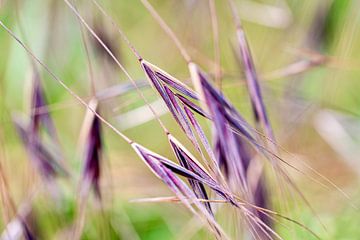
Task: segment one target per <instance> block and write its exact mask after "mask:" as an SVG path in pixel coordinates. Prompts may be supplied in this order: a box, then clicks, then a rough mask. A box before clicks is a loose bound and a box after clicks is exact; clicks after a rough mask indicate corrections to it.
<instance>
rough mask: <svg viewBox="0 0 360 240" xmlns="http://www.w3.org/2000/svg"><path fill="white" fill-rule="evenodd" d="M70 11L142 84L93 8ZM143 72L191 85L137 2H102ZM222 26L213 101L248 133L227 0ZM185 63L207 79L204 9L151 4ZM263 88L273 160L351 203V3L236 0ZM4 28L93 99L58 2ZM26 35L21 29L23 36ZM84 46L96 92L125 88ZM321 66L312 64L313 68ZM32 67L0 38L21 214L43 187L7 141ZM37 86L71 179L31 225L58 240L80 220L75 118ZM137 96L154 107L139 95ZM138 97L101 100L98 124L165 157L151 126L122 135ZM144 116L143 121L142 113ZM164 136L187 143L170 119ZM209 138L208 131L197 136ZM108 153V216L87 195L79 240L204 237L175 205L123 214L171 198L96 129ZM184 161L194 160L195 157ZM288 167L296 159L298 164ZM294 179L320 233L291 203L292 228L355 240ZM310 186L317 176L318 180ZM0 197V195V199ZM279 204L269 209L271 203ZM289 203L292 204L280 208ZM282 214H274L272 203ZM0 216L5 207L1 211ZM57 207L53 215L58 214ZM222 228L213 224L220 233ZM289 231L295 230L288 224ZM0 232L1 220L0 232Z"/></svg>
mask: <svg viewBox="0 0 360 240" xmlns="http://www.w3.org/2000/svg"><path fill="white" fill-rule="evenodd" d="M76 2H77V7H78V9H79V11H80V13H81V14H82V15H83V16H84V18H85V19H86V20H87V21H88V22H89V24H90V25H91V26H94V28H95V29H96V31H97V33H99V34H100V36H101V37H104V39H106V41H105V42H106V43H107V44H108V45H109V47H111V49H112V50H113V51H114V52H115V53H116V56H118V57H119V59H120V61H121V63H122V64H124V66H125V67H126V69H127V70H128V71H129V72H130V74H131V76H132V77H133V78H134V79H138V80H145V76H144V74H143V72H142V70H141V68H140V66H139V64H138V62H137V60H136V58H134V56H133V55H132V54H131V52H130V51H129V49H128V48H127V46H126V45H125V43H124V42H123V41H121V38H120V37H119V36H118V35H117V34H116V29H114V28H113V26H112V25H111V23H109V22H108V21H107V20H106V19H105V18H104V17H103V16H102V15H101V14H100V12H99V11H98V10H97V9H96V8H95V7H94V5H93V4H92V1H90V0H81V1H80V0H78V1H76ZM99 2H100V3H101V4H102V5H103V6H104V8H105V9H106V11H107V13H108V14H110V15H111V16H112V17H113V18H114V19H115V21H116V22H117V23H118V24H119V26H121V28H122V29H123V30H124V32H125V33H126V34H127V35H128V37H129V39H130V41H131V42H132V43H133V45H134V46H135V47H136V48H137V49H138V51H139V52H140V53H141V55H142V56H143V57H144V58H146V59H147V60H148V61H151V62H152V63H154V64H156V65H157V66H160V67H161V68H162V69H164V70H166V71H167V72H169V73H171V74H172V75H174V76H176V77H178V78H179V79H181V80H183V81H189V74H188V71H187V68H186V62H185V61H184V60H183V59H182V57H181V55H180V53H179V52H178V50H177V49H176V47H175V45H174V44H173V43H172V41H171V40H170V39H169V38H168V37H167V36H166V35H165V33H164V32H163V31H162V29H161V28H160V27H159V26H158V24H157V23H156V22H155V21H154V20H153V18H152V17H151V15H150V14H149V13H148V12H147V11H146V9H145V8H144V7H143V6H142V4H141V2H140V1H138V0H121V1H110V0H101V1H99ZM215 2H216V7H217V11H218V17H219V29H220V35H219V37H220V48H221V67H222V72H223V74H224V77H223V90H224V93H225V94H226V96H228V97H229V99H230V100H231V101H232V102H233V103H234V105H235V106H236V107H237V108H238V109H239V111H240V112H241V113H242V114H243V115H244V116H245V118H247V119H248V120H249V121H252V116H251V109H250V102H249V98H248V95H247V91H246V87H245V85H244V76H243V72H242V69H241V67H240V66H239V64H238V62H237V61H236V56H235V54H234V49H235V48H236V47H235V46H236V42H235V31H234V29H235V28H234V24H233V22H232V17H231V14H230V11H229V7H228V5H227V3H226V1H223V0H216V1H215ZM151 3H152V4H153V5H154V6H155V7H156V9H157V10H158V11H159V13H160V15H161V16H163V17H164V19H165V20H166V22H167V23H168V24H169V25H170V26H171V27H172V28H173V29H174V31H175V32H176V34H177V35H178V36H179V38H180V39H181V40H182V42H183V43H184V45H185V46H186V48H187V49H188V50H189V52H190V53H191V55H192V57H193V58H194V60H195V61H196V62H197V63H199V65H200V66H201V67H202V68H203V69H204V70H206V71H207V72H209V73H211V72H213V70H214V60H213V56H214V44H213V34H212V29H211V19H210V15H209V7H208V1H206V0H197V1H196V0H182V1H179V0H152V1H151ZM236 3H237V6H238V9H239V11H240V14H241V16H242V18H243V19H242V20H243V24H244V28H245V31H246V33H247V37H248V40H249V44H250V47H251V50H252V53H253V56H254V59H255V63H256V67H257V71H258V73H259V75H260V76H261V80H262V82H261V84H262V90H263V92H264V99H265V103H266V106H267V107H268V109H269V115H270V118H271V121H272V124H273V126H274V129H275V135H276V137H277V139H278V142H279V144H280V145H281V146H283V147H284V148H285V149H286V150H288V151H289V152H291V154H289V153H285V152H284V154H283V157H284V158H285V159H286V160H287V161H289V162H290V163H293V164H294V165H296V166H297V167H299V168H300V169H302V170H303V171H304V172H306V173H307V174H308V175H309V176H314V174H313V173H311V172H310V171H309V170H308V169H307V168H305V167H303V164H302V163H301V162H299V161H303V162H305V163H306V164H309V165H310V166H312V167H313V168H315V169H316V170H317V171H319V172H320V173H321V174H323V175H325V176H326V177H328V178H329V179H330V180H331V181H333V182H334V183H335V184H337V185H338V186H339V187H341V188H342V189H343V190H344V191H345V192H347V193H348V194H349V195H350V196H351V202H352V203H354V204H355V205H356V204H357V205H359V202H360V201H359V199H360V198H359V190H358V182H359V181H358V174H359V173H360V163H359V160H360V159H359V156H360V150H359V149H360V148H359V146H360V145H359V144H360V118H359V115H360V107H359V106H360V94H359V92H360V80H359V78H360V44H359V42H360V35H359V30H360V12H359V10H358V9H360V1H357V0H352V1H351V0H301V1H299V0H258V1H255V0H236ZM0 4H1V9H0V19H1V20H2V21H4V23H5V24H6V25H7V26H8V27H9V28H10V29H12V30H13V31H14V32H15V33H16V34H17V35H18V36H19V37H20V38H21V39H22V40H23V41H24V42H26V44H27V45H28V46H30V48H31V49H32V50H33V51H34V53H35V54H36V55H37V56H38V57H39V58H40V59H42V60H43V61H44V62H45V63H46V64H47V65H48V66H49V67H50V68H51V69H52V70H53V71H54V72H55V73H56V74H57V75H58V76H59V77H60V78H61V79H63V80H64V82H65V83H66V84H67V85H68V86H70V87H71V89H72V90H74V91H75V92H76V93H77V94H78V95H80V96H81V97H83V98H84V99H86V100H89V97H90V96H91V92H90V81H89V75H88V67H87V60H86V55H85V51H84V46H83V42H82V40H81V32H80V24H79V22H78V21H77V19H76V17H75V15H74V14H73V13H72V12H71V11H70V9H69V8H68V7H67V6H66V4H65V3H64V2H63V1H59V0H31V1H25V0H8V1H7V0H1V1H0ZM22 30H23V31H22ZM85 33H86V36H87V39H88V41H89V43H90V48H91V50H90V59H91V62H92V64H93V66H94V72H95V74H94V75H95V79H96V90H97V91H101V90H104V89H107V88H109V87H111V86H114V85H117V84H121V83H125V82H127V78H126V76H125V75H124V74H123V73H122V72H121V71H120V70H119V69H118V68H117V67H116V65H115V64H114V63H113V62H112V61H111V60H110V58H109V57H108V56H107V55H106V54H105V53H104V51H103V50H101V48H100V47H99V45H97V44H96V43H95V41H94V40H93V39H92V38H91V37H90V36H89V35H88V33H87V32H86V31H85ZM319 59H321V61H319ZM31 71H32V70H31V65H30V62H29V58H28V56H27V55H26V53H25V51H24V50H23V49H22V48H21V47H19V45H17V44H16V43H15V41H14V40H13V39H12V38H11V37H10V36H9V35H8V34H7V33H6V32H5V31H4V30H1V31H0V84H1V85H0V91H1V92H0V116H1V123H0V137H1V144H0V152H1V155H0V161H1V164H2V168H3V172H4V174H5V176H6V180H7V183H8V187H9V192H8V193H9V194H10V195H11V197H12V198H13V199H14V201H15V203H16V205H17V206H20V205H21V203H22V202H23V201H26V199H28V198H29V196H30V195H32V193H33V192H34V191H36V190H34V189H38V188H40V187H39V186H40V182H41V180H40V178H39V176H38V174H37V173H36V171H35V169H34V168H33V166H32V165H31V163H30V162H29V159H28V156H27V154H26V152H25V150H24V147H23V145H22V143H21V141H20V139H19V138H18V135H17V134H16V131H15V129H14V126H13V123H12V121H11V114H12V113H14V112H21V113H23V114H29V111H30V110H29V108H30V101H29V100H30V91H31V73H32V72H31ZM41 73H42V84H43V86H44V88H45V94H46V97H47V100H48V103H49V108H50V110H51V115H52V117H53V119H54V121H55V125H56V127H57V130H58V133H59V137H60V142H61V149H62V151H63V152H64V157H65V161H66V162H67V163H68V165H69V166H70V168H71V171H72V178H71V180H69V179H60V180H59V182H60V184H61V186H62V188H61V189H62V191H63V194H64V200H63V202H62V205H61V206H60V207H57V206H55V205H54V204H53V203H52V202H51V201H50V200H49V196H48V194H47V193H46V191H42V190H41V189H40V190H39V189H38V190H37V192H36V196H35V197H33V200H32V202H33V209H32V212H31V222H32V223H33V224H32V225H33V227H34V229H35V230H34V231H35V232H36V233H37V235H38V236H39V238H40V239H63V238H64V236H66V233H67V231H69V229H70V227H71V224H72V223H73V221H74V218H75V212H76V209H75V208H76V199H75V196H76V191H77V188H76V185H77V184H76V182H77V181H78V179H79V176H80V173H81V167H82V160H81V154H80V153H81V146H79V132H80V128H81V124H82V121H83V118H84V114H85V109H84V108H83V107H82V106H80V105H79V104H78V103H77V102H76V101H75V100H74V99H73V98H72V97H71V96H70V95H69V94H68V93H67V92H66V91H65V90H64V89H63V88H62V87H61V86H60V85H59V84H57V83H56V82H55V81H53V79H51V78H50V77H49V75H47V74H46V73H45V72H44V71H43V70H41ZM144 93H145V95H146V97H147V98H148V99H150V100H152V101H154V100H156V99H157V98H158V97H157V95H156V94H155V92H154V91H152V90H151V89H148V88H146V89H145V90H144ZM143 105H144V103H143V101H142V100H141V99H140V98H139V97H138V95H136V93H135V92H130V93H128V94H126V95H124V96H119V97H114V98H111V99H109V100H106V101H103V102H101V105H100V106H101V109H102V113H103V115H104V116H105V117H106V119H108V120H109V121H110V122H111V123H112V124H114V126H116V127H117V128H119V129H120V130H122V129H123V130H124V132H125V133H126V134H127V135H128V136H130V137H131V138H132V139H135V140H136V141H138V142H139V143H141V144H143V145H144V146H146V147H148V148H149V149H151V150H153V151H156V152H158V153H160V154H163V155H165V156H168V157H169V158H170V159H173V155H172V154H171V151H170V148H169V147H168V144H167V138H166V136H165V135H164V134H162V130H161V128H160V126H159V124H158V123H157V122H156V121H154V120H151V121H148V122H146V123H144V124H140V125H137V126H133V127H131V128H128V127H127V125H126V124H125V123H124V122H123V121H121V118H122V116H123V115H124V114H126V113H127V112H129V111H132V110H133V109H135V108H138V107H141V106H143ZM144 114H148V113H147V112H144ZM162 119H163V120H164V122H165V124H166V126H167V127H168V128H169V129H170V130H171V132H172V133H173V134H174V135H176V136H177V137H178V138H179V139H180V140H182V141H183V142H184V144H185V145H186V146H189V148H190V149H191V144H190V143H189V142H187V140H186V137H185V136H184V135H183V134H182V133H181V130H180V129H179V128H178V127H177V125H176V123H175V121H174V120H173V119H172V118H171V116H170V115H169V114H168V113H167V114H165V115H163V116H162ZM205 126H206V125H205ZM104 139H105V154H104V159H103V160H104V161H103V172H102V180H101V181H102V182H101V190H102V192H103V196H104V199H103V200H104V201H103V205H104V212H101V211H100V208H99V206H97V205H96V202H94V201H93V199H92V197H90V201H89V203H88V204H87V215H86V224H85V229H84V235H83V239H208V238H211V236H210V235H209V233H207V231H205V230H204V229H202V228H201V226H196V221H195V220H194V219H193V217H192V216H191V214H190V213H189V212H188V211H187V210H186V208H184V207H183V206H181V205H180V204H176V203H131V202H129V200H131V199H136V198H145V197H157V196H169V195H171V193H170V191H169V190H168V189H167V188H166V187H165V186H164V185H163V184H162V182H161V181H160V180H158V179H157V178H156V177H155V176H154V175H153V174H152V173H151V172H150V171H149V170H148V169H147V167H146V166H145V165H144V164H143V163H142V161H141V160H140V159H139V158H138V157H137V156H136V155H135V154H134V152H133V151H132V150H131V148H130V147H129V145H127V144H126V143H125V142H124V141H123V140H122V139H121V138H119V137H118V136H117V135H116V134H114V132H113V131H111V130H110V129H109V128H107V127H105V126H104ZM191 150H193V149H191ZM295 156H296V157H295ZM289 173H290V175H291V176H292V177H293V178H294V179H295V181H296V183H297V184H299V187H300V189H301V191H302V192H303V194H304V195H305V196H306V197H307V199H308V200H309V202H310V203H311V205H312V207H313V208H314V209H315V211H316V213H317V215H318V216H319V218H320V219H321V220H322V222H323V223H324V224H325V225H326V229H327V231H324V230H323V229H322V228H321V226H320V223H319V221H318V220H317V218H316V216H314V214H313V213H311V211H310V210H309V209H308V208H307V207H306V206H305V204H303V203H301V201H296V202H294V203H293V205H294V208H292V209H293V212H292V213H288V215H291V216H292V217H293V218H295V219H297V220H299V221H301V222H303V223H304V224H305V225H307V226H308V227H309V228H311V229H312V230H314V231H315V232H317V233H319V235H320V236H321V237H322V238H323V239H360V230H359V228H358V225H359V224H360V214H359V212H358V211H357V210H354V209H353V208H352V207H351V206H350V203H349V201H347V200H345V199H344V197H343V196H342V194H341V193H340V192H339V191H336V190H333V189H331V188H330V189H326V188H324V187H322V186H321V185H320V184H317V183H315V182H313V181H311V180H309V179H308V178H307V177H304V176H302V175H301V174H297V173H296V172H294V171H291V170H289ZM315 177H316V176H315ZM2 192H3V189H2ZM274 201H275V202H276V199H275V200H274ZM290 201H291V200H290ZM276 204H281V202H279V203H276ZM6 207H7V206H6V204H2V205H1V209H2V212H3V211H4V210H5V208H6ZM59 209H60V210H59ZM226 219H227V217H226V216H220V222H221V223H222V224H225V225H226V224H229V223H228V222H227V221H226ZM290 225H291V224H290ZM0 226H1V227H0V229H1V230H3V229H4V222H3V221H2V222H1V224H0ZM294 229H295V232H292V231H286V230H283V229H282V228H281V227H279V232H281V233H283V234H284V239H312V237H311V236H310V235H309V234H308V233H306V232H305V231H303V230H301V229H299V228H294Z"/></svg>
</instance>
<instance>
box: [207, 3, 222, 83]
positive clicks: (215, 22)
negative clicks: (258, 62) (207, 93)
mask: <svg viewBox="0 0 360 240" xmlns="http://www.w3.org/2000/svg"><path fill="white" fill-rule="evenodd" d="M209 8H210V17H211V26H212V32H213V39H214V62H215V82H216V84H217V86H218V88H219V89H220V90H221V88H222V83H221V80H222V79H221V65H220V41H219V24H218V17H217V13H216V6H215V0H209Z"/></svg>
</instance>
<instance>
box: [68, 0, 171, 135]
mask: <svg viewBox="0 0 360 240" xmlns="http://www.w3.org/2000/svg"><path fill="white" fill-rule="evenodd" d="M64 2H65V3H66V4H67V5H68V6H69V8H70V9H71V10H72V11H73V12H74V14H75V15H76V16H77V18H78V19H79V20H80V22H81V23H82V24H83V25H84V26H85V28H86V29H87V30H88V31H89V32H90V34H91V35H92V36H93V37H94V38H95V39H96V40H97V41H98V42H99V43H100V45H101V46H102V47H103V48H104V49H105V51H106V52H107V53H108V54H109V55H110V57H111V58H112V59H113V60H114V61H115V63H116V65H118V67H119V68H120V69H121V70H122V71H123V72H124V74H125V75H126V77H127V78H128V79H129V80H130V82H131V83H132V84H133V85H134V87H135V88H136V91H137V93H138V94H139V96H140V97H141V98H142V99H143V100H144V102H145V103H146V105H147V106H148V107H149V109H150V111H151V112H152V114H153V115H154V116H155V117H156V119H157V121H158V122H159V124H160V126H161V128H162V129H163V130H164V131H165V133H168V132H169V131H168V130H167V128H166V127H165V125H164V124H163V122H162V121H161V120H160V118H159V116H158V114H157V113H156V112H155V110H154V108H153V107H151V105H150V104H149V102H148V101H147V99H146V98H145V96H144V94H143V93H142V92H141V90H140V89H139V87H138V86H137V84H136V82H135V80H134V79H133V78H132V77H131V76H130V74H129V73H128V71H126V69H125V67H124V66H123V65H122V64H121V63H120V61H119V60H118V59H117V58H116V57H115V55H114V54H113V53H112V52H111V50H110V49H109V48H108V47H107V46H106V44H105V43H104V42H103V41H102V40H101V39H100V37H99V36H98V35H97V34H96V33H95V31H94V30H93V29H92V28H91V27H90V26H89V24H87V22H86V21H85V19H84V18H83V17H82V16H81V15H80V14H79V12H78V11H77V10H76V9H75V7H74V6H73V5H72V4H71V3H70V2H69V1H68V0H64Z"/></svg>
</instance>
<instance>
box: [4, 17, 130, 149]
mask: <svg viewBox="0 0 360 240" xmlns="http://www.w3.org/2000/svg"><path fill="white" fill-rule="evenodd" d="M0 26H1V27H2V28H4V29H5V30H6V31H7V32H8V33H9V34H10V35H11V37H13V38H14V39H15V41H16V42H18V43H19V44H20V45H21V46H22V47H23V48H24V49H25V51H26V52H27V53H28V54H29V55H30V56H31V57H32V58H33V59H34V60H35V61H36V62H37V63H38V64H40V65H41V66H42V67H43V68H44V69H45V71H46V72H47V73H48V74H49V75H50V76H51V77H52V78H53V79H54V80H55V81H56V82H58V83H59V84H60V85H61V86H62V87H63V88H64V89H65V90H66V91H67V92H69V93H70V95H71V96H73V97H74V98H75V99H76V100H77V101H79V102H80V103H81V104H82V105H84V106H85V107H86V108H87V109H89V110H90V111H91V112H93V113H94V115H95V116H96V117H98V118H99V119H100V120H101V121H102V122H103V123H104V124H105V125H107V126H108V127H109V128H110V129H112V130H113V131H114V132H115V133H116V134H118V135H119V136H120V137H122V138H123V139H124V140H125V141H126V142H127V143H129V144H132V143H133V142H134V141H133V140H131V139H130V138H129V137H127V136H126V135H125V134H123V133H122V132H120V131H119V130H118V129H117V128H115V127H114V126H113V125H112V124H111V123H109V122H108V121H107V120H106V119H104V118H103V117H102V116H101V115H100V114H98V113H97V112H96V111H95V110H94V109H92V108H91V107H90V106H89V105H88V104H87V103H86V102H85V101H84V100H83V99H82V98H81V97H80V96H79V95H77V94H76V93H75V92H74V91H73V90H71V89H70V88H69V87H68V86H67V85H66V84H65V82H64V81H62V80H61V79H60V78H58V77H57V76H56V75H55V73H53V72H52V71H51V70H50V68H49V67H48V66H47V65H46V64H45V63H43V62H42V61H41V60H40V59H39V58H38V57H36V56H35V54H34V53H33V52H32V51H31V50H30V49H29V48H28V47H27V46H26V45H25V44H24V43H23V42H22V41H21V40H20V39H19V38H18V37H17V36H16V35H15V34H14V33H13V32H12V31H11V30H10V29H9V28H8V27H6V25H5V24H4V23H3V22H2V21H1V20H0Z"/></svg>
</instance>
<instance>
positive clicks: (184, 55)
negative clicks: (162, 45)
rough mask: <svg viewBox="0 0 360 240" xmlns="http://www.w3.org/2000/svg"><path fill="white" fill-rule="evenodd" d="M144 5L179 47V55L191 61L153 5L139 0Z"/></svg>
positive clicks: (144, 0)
mask: <svg viewBox="0 0 360 240" xmlns="http://www.w3.org/2000/svg"><path fill="white" fill-rule="evenodd" d="M140 1H141V2H142V4H143V5H144V7H145V8H146V9H147V10H148V11H149V13H150V14H151V15H152V16H153V18H155V20H156V21H157V22H158V23H159V25H160V27H161V28H162V29H163V30H164V31H165V32H166V34H167V35H169V37H170V38H171V39H172V40H173V41H174V43H175V45H176V47H177V48H178V49H179V51H180V53H181V55H183V57H184V59H185V61H186V62H188V63H189V62H192V60H191V57H190V55H189V53H188V52H187V51H186V49H185V47H184V46H183V45H182V43H181V42H180V40H179V38H178V37H177V36H176V35H175V33H174V32H173V30H172V29H171V28H170V27H169V26H168V25H167V24H166V22H165V21H164V19H162V18H161V16H160V15H159V14H158V13H157V12H156V10H155V9H154V7H153V6H152V5H151V4H150V3H149V1H147V0H140Z"/></svg>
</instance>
